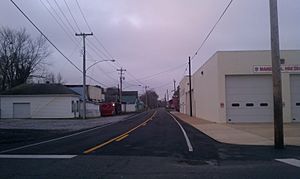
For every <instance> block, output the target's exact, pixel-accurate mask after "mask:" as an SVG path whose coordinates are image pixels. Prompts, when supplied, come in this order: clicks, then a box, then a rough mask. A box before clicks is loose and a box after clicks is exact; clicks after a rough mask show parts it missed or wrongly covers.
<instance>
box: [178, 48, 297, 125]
mask: <svg viewBox="0 0 300 179" xmlns="http://www.w3.org/2000/svg"><path fill="white" fill-rule="evenodd" d="M281 63H282V95H283V116H284V122H300V50H283V51H281ZM271 71H272V67H271V52H270V51H220V52H216V53H215V54H214V55H213V56H212V57H211V58H210V59H209V60H208V61H207V62H206V63H205V64H204V65H203V66H201V67H200V68H199V69H198V70H197V71H196V72H195V73H194V74H193V75H192V100H193V102H192V104H193V106H192V107H193V116H196V117H199V118H203V119H206V120H209V121H213V122H217V123H227V122H232V123H234V122H273V86H272V75H271ZM187 83H188V80H187V77H185V78H184V79H183V80H182V82H181V83H180V89H181V90H180V105H181V108H180V111H181V112H183V113H186V114H189V100H188V99H187V98H189V88H188V86H187Z"/></svg>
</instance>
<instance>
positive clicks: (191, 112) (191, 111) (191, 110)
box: [189, 57, 193, 116]
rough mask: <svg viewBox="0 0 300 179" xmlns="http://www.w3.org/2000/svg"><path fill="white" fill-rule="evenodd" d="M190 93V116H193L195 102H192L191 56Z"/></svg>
mask: <svg viewBox="0 0 300 179" xmlns="http://www.w3.org/2000/svg"><path fill="white" fill-rule="evenodd" d="M189 86H190V90H189V94H190V116H193V103H192V72H191V57H189Z"/></svg>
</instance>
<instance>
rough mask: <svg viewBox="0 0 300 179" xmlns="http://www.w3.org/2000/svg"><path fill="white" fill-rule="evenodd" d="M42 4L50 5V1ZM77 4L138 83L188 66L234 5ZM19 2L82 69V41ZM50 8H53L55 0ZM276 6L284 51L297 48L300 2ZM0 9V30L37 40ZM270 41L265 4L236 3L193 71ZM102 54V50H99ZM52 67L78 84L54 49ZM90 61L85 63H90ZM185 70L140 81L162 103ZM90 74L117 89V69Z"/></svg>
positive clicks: (91, 0) (286, 0)
mask: <svg viewBox="0 0 300 179" xmlns="http://www.w3.org/2000/svg"><path fill="white" fill-rule="evenodd" d="M42 1H43V2H44V3H45V4H46V5H47V2H46V0H42ZM78 1H79V3H80V4H81V7H82V10H83V11H84V14H85V16H86V18H87V20H88V22H89V24H90V25H91V26H92V29H93V33H94V34H95V35H96V36H97V37H98V38H99V39H100V40H101V42H102V43H103V44H104V45H105V47H106V48H107V49H108V50H109V51H110V53H111V54H112V55H113V56H114V57H115V58H116V59H117V60H118V62H119V63H120V64H122V65H123V67H124V68H126V69H127V70H128V72H129V73H130V74H132V75H134V76H135V77H136V78H141V77H145V76H149V75H150V76H151V75H153V74H156V73H159V72H162V71H165V70H168V69H170V68H172V67H176V66H178V65H180V64H184V63H186V62H187V58H188V56H189V55H193V53H194V52H195V50H196V49H197V48H198V47H199V45H200V44H201V42H202V40H203V39H204V38H205V36H206V34H207V33H208V31H209V30H210V28H211V27H212V26H213V24H214V23H215V21H216V20H217V18H218V17H219V15H220V13H221V12H222V11H223V9H224V8H225V6H226V5H227V3H228V2H229V1H228V0H202V1H199V0H189V1H184V0H153V1H148V0H111V1H104V0H103V1H95V0H84V1H83V0H78ZM15 2H16V3H17V4H19V5H20V7H21V8H22V9H23V10H24V11H25V12H26V13H27V14H28V16H29V17H30V18H31V19H32V20H33V21H34V22H35V23H36V24H37V25H38V26H39V27H40V28H41V29H42V30H43V31H44V32H45V33H46V34H47V36H49V38H50V39H51V40H52V41H53V42H54V43H55V44H56V45H57V46H58V47H59V48H60V49H61V50H62V51H63V52H64V53H65V54H66V55H67V56H68V57H70V58H71V59H72V60H73V61H74V63H75V64H76V65H78V66H80V67H81V63H82V62H81V56H80V50H81V42H80V39H79V38H78V37H75V36H74V32H72V31H71V30H70V29H69V30H68V32H69V35H71V36H74V37H75V38H76V40H77V44H78V45H76V44H74V43H73V42H72V41H71V40H70V39H69V37H68V36H67V34H65V32H64V31H63V30H62V29H61V28H60V27H59V26H58V25H57V24H56V22H55V21H54V19H53V18H52V17H51V16H50V14H49V13H48V12H47V10H46V9H45V8H44V7H43V6H42V4H41V3H40V1H38V0H26V1H24V0H15ZM49 2H50V3H51V4H52V5H53V6H54V7H56V6H55V3H54V1H53V0H49ZM57 2H58V3H59V4H60V6H61V8H62V9H63V10H64V12H65V14H66V15H68V17H69V20H70V22H71V23H72V24H73V25H74V23H73V21H72V19H71V18H70V16H69V14H68V11H67V8H66V6H65V5H64V2H63V1H62V0H57ZM67 2H68V4H69V6H70V8H71V10H72V13H73V14H74V17H75V19H76V21H78V24H79V26H80V28H81V30H82V31H84V32H89V29H88V27H87V26H86V25H85V23H84V20H83V18H82V16H81V14H80V11H79V9H78V8H77V6H76V2H75V1H71V0H67ZM278 3H279V21H280V41H281V48H283V49H299V48H300V36H299V34H298V32H299V31H300V24H299V23H297V20H298V19H299V17H300V11H299V9H300V1H295V0H279V1H278ZM0 8H1V10H0V21H1V25H2V26H9V27H13V28H20V27H25V28H26V29H27V30H28V32H29V33H30V34H32V35H33V36H37V35H38V33H37V31H36V30H35V29H34V28H33V27H32V26H31V25H30V24H29V23H28V22H27V21H26V19H25V18H24V17H22V16H21V15H20V13H19V12H18V11H17V10H16V8H14V7H13V5H12V4H11V3H10V2H9V1H1V2H0ZM88 38H89V39H90V41H91V42H92V43H93V44H97V41H96V40H95V39H94V38H93V37H88ZM269 41H270V40H269V7H268V1H267V0H265V1H262V0H252V1H249V0H239V1H234V2H233V4H232V6H231V7H230V8H229V10H228V12H227V13H226V15H225V16H224V17H223V19H222V21H221V22H220V24H218V26H217V28H216V29H215V31H214V32H213V34H212V35H211V37H210V39H209V40H208V41H207V44H206V45H205V46H204V47H203V49H201V51H200V52H199V54H198V55H197V56H196V58H195V59H194V60H193V71H195V70H196V69H197V68H199V67H200V66H201V64H203V63H204V62H205V61H206V60H207V59H208V58H209V57H210V56H211V55H212V54H213V53H214V52H215V51H218V50H239V49H243V50H247V49H249V50H251V49H270V42H269ZM97 48H101V47H100V46H99V45H98V47H97ZM87 50H88V52H89V55H88V58H89V59H90V60H99V59H100V58H101V57H100V56H101V55H100V56H99V55H97V54H96V53H95V52H93V51H92V49H90V48H89V47H87ZM102 56H103V55H102ZM102 58H106V57H105V56H103V57H102ZM48 61H49V62H50V63H51V64H52V65H51V66H49V67H48V68H49V70H51V71H53V72H55V73H58V72H60V73H61V74H62V75H63V77H64V78H65V79H66V81H67V82H69V83H78V84H79V83H81V80H82V77H81V74H80V73H79V72H78V71H76V70H75V69H74V68H73V67H72V66H71V65H70V64H69V63H68V62H66V61H65V60H64V59H63V58H62V56H61V55H59V54H58V53H57V52H55V51H54V50H53V54H52V55H51V56H50V57H49V59H48ZM91 63H92V62H91V61H88V64H91ZM185 67H186V66H185V65H183V66H182V68H181V69H177V70H174V71H172V72H169V73H163V74H161V75H158V76H156V77H155V78H152V79H150V80H141V81H142V82H143V83H144V84H146V85H149V86H150V87H152V88H155V87H159V88H156V90H157V91H158V93H159V95H160V97H163V96H164V93H165V91H166V89H169V90H171V89H172V86H173V85H172V80H173V79H176V81H177V82H179V81H180V80H181V78H182V77H183V74H184V70H185ZM99 68H101V69H102V71H101V70H99ZM103 71H105V72H106V75H105V74H104V73H103ZM89 74H90V75H92V76H93V77H94V78H95V79H97V80H99V81H101V82H103V83H104V84H106V85H108V86H112V85H114V86H116V85H117V80H118V73H117V71H116V67H114V66H113V65H111V64H108V63H101V64H99V67H94V68H92V69H91V70H90V71H89ZM107 76H110V77H107ZM125 76H126V80H125V81H126V82H125V87H126V86H128V89H139V90H140V91H142V88H141V87H138V86H134V85H137V82H136V81H135V80H134V79H133V78H132V77H131V75H129V74H128V73H127V74H126V75H125ZM112 78H113V79H115V80H113V79H112ZM88 81H89V80H88ZM90 82H91V83H93V82H92V81H90ZM167 83H169V84H167ZM130 86H131V87H130Z"/></svg>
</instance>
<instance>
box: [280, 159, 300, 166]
mask: <svg viewBox="0 0 300 179" xmlns="http://www.w3.org/2000/svg"><path fill="white" fill-rule="evenodd" d="M275 160H276V161H279V162H283V163H286V164H289V165H293V166H295V167H299V168H300V160H297V159H294V158H286V159H275Z"/></svg>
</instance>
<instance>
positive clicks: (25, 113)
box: [13, 103, 30, 118]
mask: <svg viewBox="0 0 300 179" xmlns="http://www.w3.org/2000/svg"><path fill="white" fill-rule="evenodd" d="M13 118H30V103H13Z"/></svg>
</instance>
